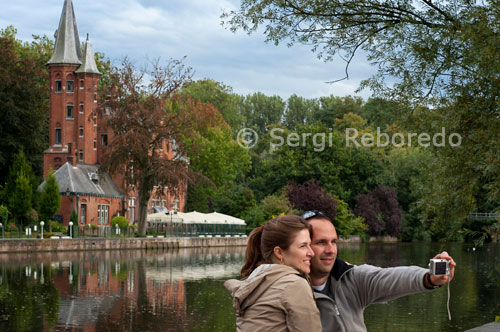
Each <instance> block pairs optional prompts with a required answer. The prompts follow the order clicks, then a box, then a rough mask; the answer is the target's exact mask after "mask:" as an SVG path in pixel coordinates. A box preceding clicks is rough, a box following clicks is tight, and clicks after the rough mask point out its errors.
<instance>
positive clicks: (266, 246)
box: [241, 215, 312, 278]
mask: <svg viewBox="0 0 500 332" xmlns="http://www.w3.org/2000/svg"><path fill="white" fill-rule="evenodd" d="M303 229H307V230H309V234H310V235H311V230H312V228H311V225H309V224H308V223H307V222H306V221H305V220H304V219H303V218H302V217H300V216H293V215H287V216H280V217H277V218H274V219H271V220H269V221H268V222H266V223H265V224H264V225H262V226H261V227H258V228H256V229H254V230H253V231H252V233H250V237H249V238H248V244H247V250H246V253H245V259H246V260H245V265H243V267H242V268H241V277H242V278H246V277H248V276H249V275H250V274H251V273H252V271H253V270H254V269H255V268H256V267H257V266H259V265H260V264H265V263H272V257H273V251H274V247H276V246H278V247H280V248H281V249H283V250H287V249H288V248H289V247H290V245H291V244H292V242H293V240H294V237H295V235H296V234H297V233H298V232H300V231H301V230H303Z"/></svg>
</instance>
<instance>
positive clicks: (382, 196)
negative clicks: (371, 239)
mask: <svg viewBox="0 0 500 332" xmlns="http://www.w3.org/2000/svg"><path fill="white" fill-rule="evenodd" d="M357 201H358V204H357V206H356V209H354V213H355V214H357V215H358V216H361V217H363V218H365V220H366V223H367V224H368V232H369V233H370V234H371V235H381V234H388V235H392V236H398V234H399V232H400V231H401V219H402V218H403V217H402V213H401V209H400V207H399V203H398V200H397V199H396V190H395V189H391V188H387V187H384V186H378V187H377V188H375V189H373V190H372V191H371V192H369V193H367V194H362V195H359V196H358V199H357Z"/></svg>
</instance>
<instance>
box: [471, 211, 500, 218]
mask: <svg viewBox="0 0 500 332" xmlns="http://www.w3.org/2000/svg"><path fill="white" fill-rule="evenodd" d="M468 218H469V219H500V213H488V212H474V213H470V214H469V216H468Z"/></svg>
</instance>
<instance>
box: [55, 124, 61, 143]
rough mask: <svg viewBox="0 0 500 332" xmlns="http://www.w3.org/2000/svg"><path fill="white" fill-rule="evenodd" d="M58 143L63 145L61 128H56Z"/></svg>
mask: <svg viewBox="0 0 500 332" xmlns="http://www.w3.org/2000/svg"><path fill="white" fill-rule="evenodd" d="M56 144H57V145H61V128H56Z"/></svg>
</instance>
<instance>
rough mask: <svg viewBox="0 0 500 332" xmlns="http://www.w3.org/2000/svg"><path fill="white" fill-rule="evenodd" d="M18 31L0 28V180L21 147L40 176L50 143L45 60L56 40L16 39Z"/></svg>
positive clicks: (40, 38)
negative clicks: (46, 149) (0, 107)
mask: <svg viewBox="0 0 500 332" xmlns="http://www.w3.org/2000/svg"><path fill="white" fill-rule="evenodd" d="M16 33H17V31H16V29H15V28H14V27H13V26H9V27H7V28H6V29H1V30H0V105H2V116H1V118H0V183H4V182H5V181H6V176H7V174H8V171H7V170H8V167H9V164H10V162H11V160H12V159H13V158H14V156H15V155H16V154H17V153H18V151H20V150H24V152H26V155H27V163H28V164H29V165H31V167H32V168H33V170H34V173H35V175H36V176H37V177H40V178H41V176H42V173H43V169H42V167H43V151H44V150H45V148H46V147H47V144H48V123H49V122H48V121H49V112H48V110H49V90H48V89H47V86H48V74H47V69H46V68H45V63H46V62H47V61H48V60H49V57H50V55H51V53H52V47H53V43H52V42H51V41H49V40H48V38H47V37H46V36H44V37H39V36H33V37H34V40H33V41H32V42H30V43H28V42H25V43H23V42H21V41H20V40H17V39H16V38H15V36H16ZM20 133H22V135H20ZM25 175H26V176H29V175H28V174H25ZM30 181H31V179H30Z"/></svg>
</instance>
